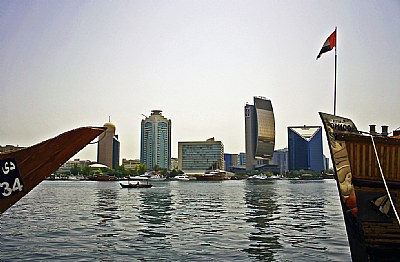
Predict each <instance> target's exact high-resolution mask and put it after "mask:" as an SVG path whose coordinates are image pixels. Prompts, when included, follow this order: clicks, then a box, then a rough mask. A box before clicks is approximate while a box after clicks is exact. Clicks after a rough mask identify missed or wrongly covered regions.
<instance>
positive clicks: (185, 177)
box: [172, 175, 190, 181]
mask: <svg viewBox="0 0 400 262" xmlns="http://www.w3.org/2000/svg"><path fill="white" fill-rule="evenodd" d="M172 180H178V181H189V180H190V178H189V177H188V176H187V175H177V176H174V177H173V178H172Z"/></svg>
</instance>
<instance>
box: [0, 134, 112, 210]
mask: <svg viewBox="0 0 400 262" xmlns="http://www.w3.org/2000/svg"><path fill="white" fill-rule="evenodd" d="M104 131H105V128H103V127H82V128H78V129H74V130H71V131H68V132H65V133H63V134H61V135H59V136H57V137H54V138H52V139H49V140H47V141H44V142H41V143H39V144H37V145H34V146H31V147H27V148H23V149H19V150H16V151H11V152H5V153H0V214H1V213H3V212H4V211H6V210H7V209H8V208H9V207H11V206H12V205H13V204H15V203H16V202H17V201H18V200H20V199H21V198H22V197H23V196H25V195H26V194H27V193H29V192H30V191H31V190H32V189H33V188H34V187H35V186H37V185H38V184H39V183H40V182H42V181H43V180H44V179H45V178H46V177H48V176H50V175H51V174H52V173H53V172H54V171H56V170H57V169H58V168H59V167H60V166H61V165H62V164H63V163H64V162H65V161H67V160H68V159H70V158H71V157H72V156H74V155H75V154H76V153H77V152H79V151H80V150H81V149H82V148H84V147H85V146H86V145H87V144H89V143H90V141H92V140H93V139H94V138H96V137H97V136H99V135H100V134H101V133H103V132H104Z"/></svg>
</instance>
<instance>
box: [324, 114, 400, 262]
mask: <svg viewBox="0 0 400 262" xmlns="http://www.w3.org/2000/svg"><path fill="white" fill-rule="evenodd" d="M320 116H321V119H322V121H323V123H324V126H325V130H326V135H327V138H328V144H329V149H330V152H331V157H332V161H333V164H334V170H335V179H336V181H337V186H338V191H339V195H340V201H341V206H342V210H343V216H344V220H345V224H346V230H347V235H348V240H349V244H350V250H351V255H352V259H353V261H398V259H399V257H398V256H399V253H398V252H399V250H400V225H399V223H398V221H397V219H396V217H395V215H394V210H393V207H392V206H391V205H390V201H389V200H388V196H387V191H386V189H385V187H384V183H383V179H382V176H381V173H380V170H379V166H378V161H377V159H376V156H375V150H374V147H373V143H372V139H371V137H370V136H369V135H362V134H361V133H360V132H358V130H357V128H356V126H355V125H354V123H353V122H352V121H351V120H350V119H346V118H342V117H338V116H332V115H328V114H324V113H320ZM374 143H375V145H376V150H377V153H378V156H379V161H380V164H381V167H382V171H383V174H384V177H385V179H386V182H387V185H388V188H389V192H390V196H391V197H392V199H393V202H394V207H395V209H396V210H399V209H400V139H396V138H390V137H383V136H382V137H374Z"/></svg>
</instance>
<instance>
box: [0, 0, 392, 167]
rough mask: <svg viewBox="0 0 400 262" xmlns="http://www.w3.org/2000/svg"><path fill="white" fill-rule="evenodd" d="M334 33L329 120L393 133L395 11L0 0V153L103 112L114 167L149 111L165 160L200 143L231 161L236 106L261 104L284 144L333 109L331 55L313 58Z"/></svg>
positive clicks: (131, 149) (89, 155)
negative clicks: (295, 130)
mask: <svg viewBox="0 0 400 262" xmlns="http://www.w3.org/2000/svg"><path fill="white" fill-rule="evenodd" d="M335 26H337V27H338V31H337V45H338V51H337V53H338V56H337V61H338V65H337V67H338V72H337V89H338V91H337V100H338V102H337V114H338V115H342V116H346V117H350V118H352V119H353V120H354V122H355V123H356V125H357V127H358V128H359V129H362V130H367V129H368V124H372V123H373V124H377V125H378V126H380V125H384V124H385V125H389V130H390V131H392V130H393V129H396V128H398V127H400V102H399V98H400V51H399V48H400V2H399V1H390V0H387V1H368V0H363V1H347V0H346V1H311V0H305V1H294V0H290V1H249V0H247V1H232V0H229V1H217V0H212V1H205V0H201V1H190V0H184V1H148V0H142V1H99V0H96V1H82V0H79V1H72V0H68V1H57V0H52V1H46V0H40V1H28V0H27V1H8V0H3V1H0V88H1V89H0V91H1V94H0V109H1V124H0V145H5V144H14V145H20V146H30V145H33V144H36V143H38V142H41V141H43V140H45V139H48V138H50V137H53V136H55V135H58V134H59V133H62V132H64V131H67V130H70V129H73V128H77V127H80V126H89V125H93V126H102V125H103V124H104V123H105V122H108V117H109V116H111V122H113V123H114V124H115V125H116V127H117V134H118V135H119V139H120V141H121V159H122V158H129V159H132V158H139V156H140V121H141V119H143V116H142V114H144V115H149V114H150V112H151V110H153V109H160V110H162V111H163V115H164V116H165V117H167V118H169V119H171V121H172V156H173V157H177V156H178V151H177V147H178V141H191V140H196V141H197V140H205V139H207V138H210V137H215V139H216V140H220V141H222V142H223V144H224V146H225V152H227V153H239V152H244V150H245V142H244V109H243V108H244V105H245V104H246V102H249V103H253V96H265V97H267V98H269V99H271V101H272V105H273V108H274V114H275V121H276V148H277V149H280V148H284V147H286V146H287V127H288V126H296V125H322V123H321V121H320V119H319V116H318V112H319V111H323V112H327V113H333V83H334V51H331V52H328V53H325V54H323V55H322V57H321V58H320V59H319V60H317V61H316V56H317V54H318V52H319V51H320V49H321V47H322V45H323V43H324V42H325V40H326V38H327V37H328V36H329V35H330V34H331V33H332V32H333V31H334V29H335ZM378 130H380V127H379V129H378ZM324 143H325V146H324V151H325V154H327V155H329V152H328V151H327V147H326V142H325V141H324ZM96 150H97V145H90V146H88V147H86V148H85V149H83V150H82V151H81V152H80V153H78V155H77V156H75V157H76V158H78V157H79V158H82V159H92V160H95V159H96Z"/></svg>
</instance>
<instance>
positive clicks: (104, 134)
mask: <svg viewBox="0 0 400 262" xmlns="http://www.w3.org/2000/svg"><path fill="white" fill-rule="evenodd" d="M101 134H102V135H103V136H102V137H99V139H98V140H97V141H95V142H90V143H89V145H94V144H98V143H100V141H101V140H103V139H104V138H105V137H106V131H104V132H103V133H101Z"/></svg>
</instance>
